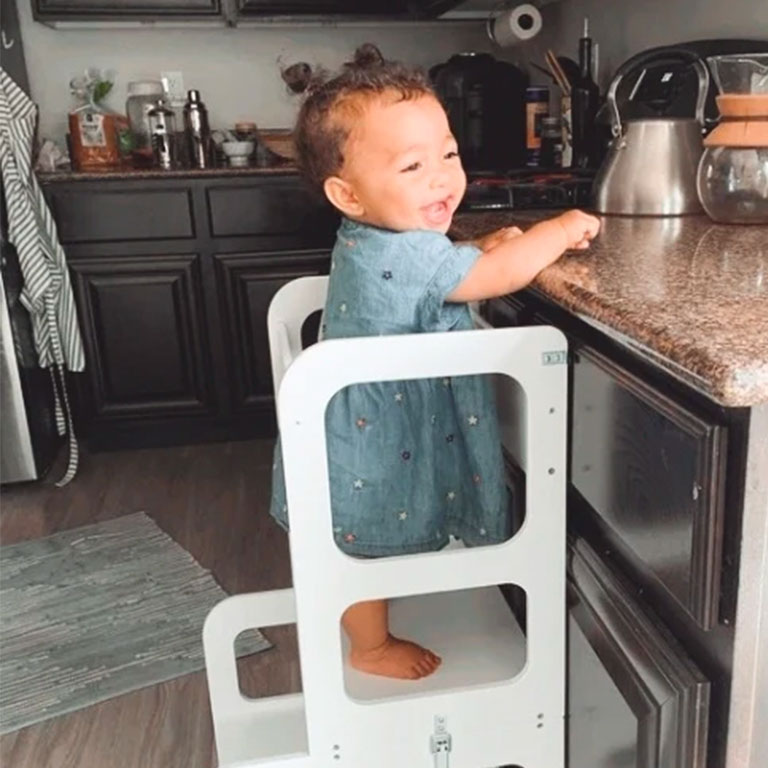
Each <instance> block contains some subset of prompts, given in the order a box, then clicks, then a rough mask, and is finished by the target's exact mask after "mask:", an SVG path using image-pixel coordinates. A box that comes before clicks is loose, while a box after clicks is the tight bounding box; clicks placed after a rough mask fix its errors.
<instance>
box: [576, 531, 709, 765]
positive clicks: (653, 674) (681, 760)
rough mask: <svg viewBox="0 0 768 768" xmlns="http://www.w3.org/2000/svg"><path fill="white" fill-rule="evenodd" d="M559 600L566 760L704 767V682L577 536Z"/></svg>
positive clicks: (620, 581) (706, 702)
mask: <svg viewBox="0 0 768 768" xmlns="http://www.w3.org/2000/svg"><path fill="white" fill-rule="evenodd" d="M568 600H569V624H568V768H615V767H616V766H627V768H705V766H706V765H707V735H708V722H709V699H710V684H709V681H708V680H707V679H706V677H705V676H704V675H703V674H702V672H701V671H700V670H699V669H698V668H697V667H696V666H695V665H694V664H693V662H692V661H691V660H690V658H689V657H688V655H687V654H686V652H685V650H684V649H683V648H682V647H681V646H680V645H679V644H678V643H677V642H676V640H675V639H674V638H673V637H672V636H671V634H670V633H669V631H668V630H667V629H666V628H665V627H664V626H663V625H662V624H661V623H660V622H659V620H658V619H655V618H654V617H652V616H651V615H650V614H649V613H648V612H647V611H646V609H645V608H644V606H641V605H640V604H639V603H638V602H637V600H636V599H635V597H634V595H633V594H632V592H631V591H630V590H628V589H627V588H626V587H625V585H624V583H623V579H622V578H621V577H620V576H619V575H618V574H617V573H616V572H615V571H613V570H611V569H610V568H609V567H608V566H607V565H606V563H605V562H603V561H602V560H601V559H600V558H599V557H598V555H597V554H596V552H595V551H594V550H593V549H592V548H591V547H590V546H589V545H588V544H587V543H586V542H585V541H584V540H580V539H574V540H572V541H571V544H570V547H569V564H568Z"/></svg>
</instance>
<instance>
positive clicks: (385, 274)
mask: <svg viewBox="0 0 768 768" xmlns="http://www.w3.org/2000/svg"><path fill="white" fill-rule="evenodd" d="M381 276H382V278H383V279H384V280H391V279H392V273H391V272H390V271H389V270H388V269H385V270H384V271H383V272H382V273H381Z"/></svg>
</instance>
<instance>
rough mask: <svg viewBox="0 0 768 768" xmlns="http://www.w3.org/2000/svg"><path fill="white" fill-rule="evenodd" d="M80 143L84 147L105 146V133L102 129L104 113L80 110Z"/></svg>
mask: <svg viewBox="0 0 768 768" xmlns="http://www.w3.org/2000/svg"><path fill="white" fill-rule="evenodd" d="M78 122H79V123H80V143H81V144H82V145H83V146H84V147H106V146H107V134H106V131H105V130H104V115H100V114H99V113H98V112H80V114H79V115H78Z"/></svg>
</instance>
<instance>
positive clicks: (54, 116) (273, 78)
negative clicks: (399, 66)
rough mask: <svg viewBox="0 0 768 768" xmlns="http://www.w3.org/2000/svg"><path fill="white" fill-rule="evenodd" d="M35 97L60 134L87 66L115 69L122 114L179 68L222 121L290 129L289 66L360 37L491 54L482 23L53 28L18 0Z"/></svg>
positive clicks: (428, 58) (407, 54) (339, 52)
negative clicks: (132, 91) (133, 84)
mask: <svg viewBox="0 0 768 768" xmlns="http://www.w3.org/2000/svg"><path fill="white" fill-rule="evenodd" d="M17 2H18V6H19V16H20V23H21V31H22V38H23V41H24V50H25V54H26V59H27V69H28V70H29V78H30V87H31V89H32V97H33V99H34V100H35V101H36V102H37V103H38V104H39V105H40V132H41V135H42V136H45V137H52V138H56V139H62V137H63V136H64V134H65V133H66V115H67V112H68V111H69V109H70V108H71V106H72V104H73V102H72V98H71V96H70V93H69V81H70V79H71V78H72V77H73V76H75V75H79V74H81V73H82V71H83V70H84V69H85V68H86V67H88V66H93V67H99V68H101V69H113V70H115V72H116V80H115V88H114V92H113V95H111V96H110V98H109V100H108V102H107V103H108V104H109V105H110V106H111V107H112V108H113V109H116V110H119V111H121V112H122V111H124V108H125V90H126V83H127V82H128V81H130V80H139V79H142V78H144V79H146V78H151V79H157V78H158V76H159V72H160V70H181V71H182V72H183V74H184V85H185V87H186V88H199V89H200V91H201V93H202V97H203V100H204V101H205V103H206V105H207V107H208V110H209V112H210V117H211V124H212V126H214V127H220V126H228V127H231V126H232V125H233V124H234V123H235V122H236V121H237V120H248V119H250V120H253V121H255V122H256V123H257V124H258V125H259V126H261V127H264V128H279V127H287V126H290V125H292V123H293V120H294V116H295V113H296V110H297V108H298V101H297V99H296V97H295V96H291V95H289V93H288V92H287V89H286V88H285V85H284V83H283V81H282V80H281V79H280V74H279V68H278V63H277V62H278V59H281V60H282V61H284V63H285V64H291V63H293V62H295V61H307V62H309V63H310V64H316V63H321V64H323V65H325V66H326V67H328V68H331V69H333V68H335V67H337V66H338V65H340V64H341V63H342V62H343V61H346V60H348V59H350V58H351V54H352V52H353V51H354V49H355V47H356V46H357V45H359V44H360V43H363V42H366V41H371V42H374V43H376V44H377V45H378V46H379V47H380V48H381V50H382V52H383V53H384V55H385V56H386V57H388V58H393V59H400V60H402V61H405V62H408V63H410V64H413V65H419V66H425V67H426V66H431V65H432V64H436V63H438V62H441V61H445V60H446V59H447V58H448V57H449V56H450V55H452V54H453V53H456V52H457V51H462V50H490V46H491V43H490V41H489V40H488V39H487V37H486V35H485V30H484V27H483V25H482V24H481V23H479V22H474V23H469V24H461V25H458V26H457V25H444V26H442V27H436V26H435V25H433V24H430V25H425V26H416V25H408V26H400V25H397V26H390V27H387V26H383V25H381V24H379V25H378V26H371V27H358V26H349V27H330V26H324V27H298V26H294V27H280V28H276V29H271V28H270V29H263V28H239V29H216V28H214V29H210V28H209V29H194V28H192V27H190V28H185V29H147V30H140V29H123V30H116V29H99V30H71V29H66V30H61V29H57V30H54V29H51V28H49V27H46V26H44V25H42V24H38V23H36V22H34V21H33V19H32V13H31V9H30V5H31V4H30V0H17Z"/></svg>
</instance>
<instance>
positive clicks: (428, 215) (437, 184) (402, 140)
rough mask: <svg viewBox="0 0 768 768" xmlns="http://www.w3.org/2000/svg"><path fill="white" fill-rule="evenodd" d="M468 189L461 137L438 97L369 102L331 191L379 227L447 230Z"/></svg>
mask: <svg viewBox="0 0 768 768" xmlns="http://www.w3.org/2000/svg"><path fill="white" fill-rule="evenodd" d="M466 186H467V178H466V176H465V174H464V169H463V168H462V166H461V160H460V158H459V155H458V146H457V144H456V139H455V138H454V137H453V135H452V134H451V129H450V126H449V125H448V119H447V117H446V114H445V110H444V109H443V108H442V106H441V105H440V103H439V102H438V101H437V99H436V98H435V97H434V96H431V95H423V96H417V97H416V98H412V99H406V100H399V96H398V94H396V93H385V94H383V95H381V96H379V97H377V98H374V99H370V100H369V101H368V102H367V103H366V104H365V105H364V108H363V109H362V110H361V111H360V112H359V114H358V115H357V117H356V119H355V122H354V125H353V127H352V130H351V132H350V134H349V138H348V139H347V141H346V144H345V146H344V165H343V167H342V169H341V171H340V172H339V174H338V177H334V178H333V179H328V180H327V181H326V187H325V188H326V194H327V195H328V197H329V198H330V199H331V202H332V203H334V205H336V206H337V207H338V208H340V209H341V210H342V212H344V213H345V214H347V215H348V216H350V217H351V218H353V219H357V220H360V221H364V222H366V223H369V224H373V225H375V226H379V227H383V228H386V229H392V230H396V231H405V230H411V229H427V230H436V231H438V232H443V233H445V232H447V231H448V228H449V227H450V225H451V219H452V218H453V214H454V212H455V211H456V208H457V207H458V205H459V203H460V202H461V198H462V197H463V196H464V191H465V189H466Z"/></svg>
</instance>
